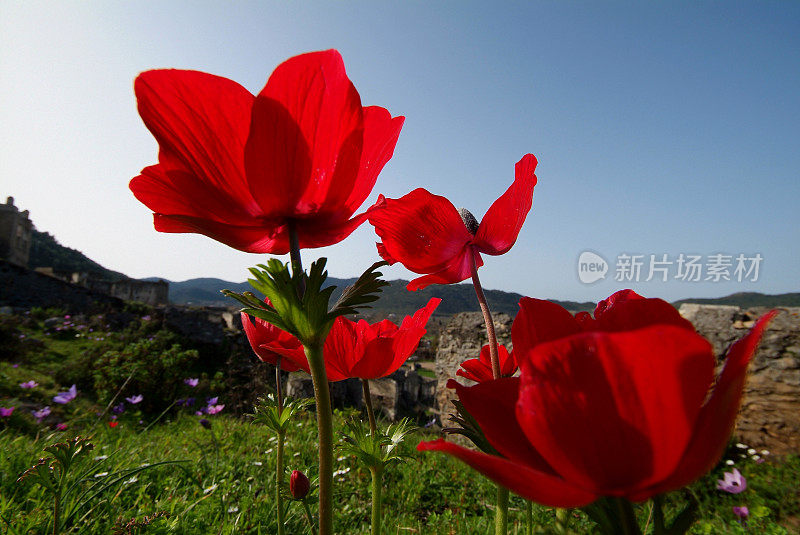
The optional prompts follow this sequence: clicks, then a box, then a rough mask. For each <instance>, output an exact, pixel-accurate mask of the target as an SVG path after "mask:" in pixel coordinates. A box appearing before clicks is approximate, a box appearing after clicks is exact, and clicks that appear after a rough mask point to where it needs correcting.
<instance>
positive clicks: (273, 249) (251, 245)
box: [153, 214, 289, 254]
mask: <svg viewBox="0 0 800 535" xmlns="http://www.w3.org/2000/svg"><path fill="white" fill-rule="evenodd" d="M153 225H154V226H155V229H156V230H157V231H159V232H196V233H198V234H204V235H205V236H208V237H209V238H212V239H214V240H217V241H218V242H222V243H224V244H225V245H228V246H230V247H233V248H234V249H239V250H240V251H245V252H248V253H271V254H285V253H287V252H288V251H289V249H288V240H283V241H281V240H279V239H277V238H279V237H280V236H281V234H278V235H275V234H272V233H271V232H272V231H280V227H273V228H271V227H270V226H269V225H259V226H253V227H248V226H236V225H227V224H225V223H218V222H216V221H211V220H208V219H201V218H197V217H190V216H183V215H162V214H153ZM284 234H285V232H284ZM284 244H286V247H285V249H284V248H283V247H284Z"/></svg>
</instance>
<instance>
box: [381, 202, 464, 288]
mask: <svg viewBox="0 0 800 535" xmlns="http://www.w3.org/2000/svg"><path fill="white" fill-rule="evenodd" d="M381 200H382V202H381V203H380V204H376V205H375V206H373V207H372V208H371V209H370V210H369V211H368V212H367V213H368V217H369V222H370V223H371V224H372V225H373V226H375V232H377V233H378V236H380V237H381V239H382V241H383V247H384V248H385V250H386V252H388V254H389V255H391V258H393V259H395V260H397V261H398V262H401V263H402V264H403V265H404V266H405V267H407V268H408V269H410V270H411V271H413V272H415V273H434V272H437V271H442V270H444V269H445V268H446V267H447V266H449V265H451V263H453V262H454V261H455V260H456V259H458V258H460V257H461V256H466V255H464V251H465V249H466V247H467V245H468V244H469V243H470V241H471V240H472V235H471V234H470V233H469V231H467V228H466V227H465V226H464V223H463V221H461V216H459V215H458V211H456V209H455V207H454V206H453V204H452V203H451V202H450V201H448V200H447V199H445V198H444V197H440V196H438V195H432V194H431V193H429V192H428V191H426V190H424V189H422V188H418V189H415V190H414V191H412V192H411V193H408V194H407V195H404V196H403V197H401V198H399V199H386V198H384V199H381ZM459 280H464V279H463V278H462V279H459Z"/></svg>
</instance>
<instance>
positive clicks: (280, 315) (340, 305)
mask: <svg viewBox="0 0 800 535" xmlns="http://www.w3.org/2000/svg"><path fill="white" fill-rule="evenodd" d="M326 261H327V259H325V258H320V259H319V260H317V261H316V262H314V263H313V264H311V269H310V270H309V272H308V275H306V274H305V273H290V272H289V265H288V264H284V263H283V262H281V261H280V260H277V259H275V258H273V259H271V260H270V261H269V262H268V263H267V264H266V265H264V264H259V265H258V266H257V267H255V268H250V273H251V274H252V275H253V277H255V278H253V279H248V282H249V283H250V284H251V285H252V286H253V288H255V289H256V290H258V291H259V292H261V293H262V294H264V295H265V296H266V297H267V298H268V299H269V302H270V304H269V305H268V304H266V303H264V302H263V301H261V300H260V299H259V298H257V297H256V296H255V295H254V294H253V293H252V292H244V293H242V294H237V293H235V292H232V291H230V290H223V291H222V293H223V294H225V295H227V296H228V297H231V298H233V299H236V300H237V301H239V302H240V303H242V304H243V305H244V306H245V308H243V309H242V311H243V312H246V313H247V314H250V315H251V316H255V317H258V318H261V319H263V320H265V321H267V322H268V323H271V324H272V325H274V326H276V327H278V328H279V329H281V330H284V331H286V332H288V333H291V334H293V335H294V336H296V337H297V338H298V339H300V341H301V342H303V344H304V345H306V346H320V345H321V344H322V342H323V341H324V340H325V337H326V336H327V335H328V331H329V330H330V328H331V325H332V324H333V320H335V319H336V318H337V317H339V316H344V315H346V314H354V313H356V312H358V310H359V309H362V308H369V307H368V305H367V303H371V302H373V301H375V300H376V299H378V296H377V294H378V293H379V292H380V291H381V288H382V287H383V286H385V285H386V284H387V283H386V282H384V281H382V280H380V276H381V273H380V272H378V271H375V270H376V269H377V268H378V267H380V266H382V265H385V262H376V263H375V264H373V265H372V266H370V268H369V269H367V271H365V272H364V273H363V274H362V275H361V277H359V278H358V280H356V282H355V284H353V285H352V286H350V287H349V288H347V289H345V291H344V292H343V293H342V296H341V298H340V299H339V301H337V302H336V304H334V306H333V308H332V309H331V310H328V306H329V302H330V298H331V295H332V293H333V292H334V290H335V289H336V287H335V286H327V287H326V286H325V280H326V279H327V277H328V272H327V271H325V263H326Z"/></svg>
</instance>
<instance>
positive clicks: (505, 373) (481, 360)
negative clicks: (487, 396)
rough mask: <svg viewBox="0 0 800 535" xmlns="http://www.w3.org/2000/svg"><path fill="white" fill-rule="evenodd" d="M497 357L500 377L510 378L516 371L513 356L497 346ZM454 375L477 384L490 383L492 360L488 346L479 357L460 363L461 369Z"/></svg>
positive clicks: (500, 346) (487, 345) (491, 378)
mask: <svg viewBox="0 0 800 535" xmlns="http://www.w3.org/2000/svg"><path fill="white" fill-rule="evenodd" d="M497 357H498V361H499V364H500V375H501V376H502V377H510V376H512V375H514V372H516V371H517V363H516V361H515V360H514V357H513V355H509V353H508V350H507V349H506V347H505V346H504V345H502V344H500V345H498V346H497ZM456 375H460V376H461V377H465V378H467V379H471V380H472V381H475V382H477V383H483V382H485V381H492V380H493V379H494V376H493V372H492V360H491V353H490V350H489V344H486V345H484V346H483V347H482V348H481V352H480V355H479V356H478V358H475V359H468V360H465V361H464V362H462V363H461V369H459V370H457V371H456Z"/></svg>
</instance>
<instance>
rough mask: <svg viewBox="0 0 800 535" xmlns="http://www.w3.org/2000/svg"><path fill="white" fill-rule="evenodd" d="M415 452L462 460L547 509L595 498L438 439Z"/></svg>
mask: <svg viewBox="0 0 800 535" xmlns="http://www.w3.org/2000/svg"><path fill="white" fill-rule="evenodd" d="M417 450H419V451H440V452H443V453H447V454H448V455H452V456H453V457H456V458H457V459H460V460H462V461H463V462H465V463H466V464H468V465H470V466H471V467H472V468H474V469H475V470H477V471H478V472H480V473H482V474H483V475H485V476H486V477H488V478H489V479H491V480H492V481H494V482H496V483H498V484H500V485H502V486H504V487H506V488H507V489H509V490H511V491H512V492H513V493H514V494H517V495H519V496H522V497H523V498H525V499H528V500H531V501H534V502H536V503H540V504H543V505H548V506H551V507H581V506H583V505H588V504H590V503H592V502H593V501H595V500H596V499H597V498H599V496H598V495H596V494H594V493H591V492H587V491H585V490H583V489H580V488H577V487H574V486H573V485H571V484H569V483H568V482H566V481H564V480H563V479H561V478H559V477H558V476H553V475H550V474H545V473H542V472H539V471H536V470H533V469H531V468H528V467H527V466H525V465H523V464H519V463H515V462H513V461H509V460H507V459H503V458H502V457H497V456H495V455H487V454H485V453H481V452H477V451H473V450H468V449H466V448H462V447H461V446H457V445H456V444H453V443H452V442H446V441H444V440H442V439H438V440H433V441H431V442H420V443H419V445H418V446H417Z"/></svg>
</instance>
